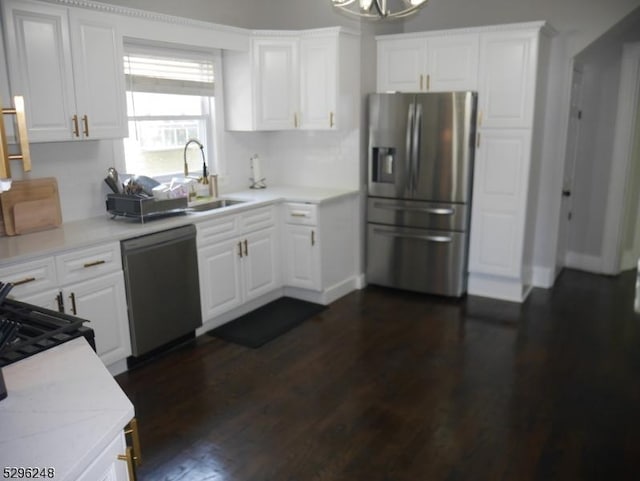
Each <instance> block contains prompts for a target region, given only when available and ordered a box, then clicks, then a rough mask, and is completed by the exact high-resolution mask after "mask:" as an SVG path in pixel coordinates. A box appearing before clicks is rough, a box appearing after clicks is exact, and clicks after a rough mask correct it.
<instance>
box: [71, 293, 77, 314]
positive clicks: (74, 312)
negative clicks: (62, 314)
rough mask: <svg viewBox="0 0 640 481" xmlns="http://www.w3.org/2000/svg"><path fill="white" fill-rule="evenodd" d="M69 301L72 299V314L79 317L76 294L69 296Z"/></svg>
mask: <svg viewBox="0 0 640 481" xmlns="http://www.w3.org/2000/svg"><path fill="white" fill-rule="evenodd" d="M69 299H71V312H72V313H73V315H74V316H77V315H78V310H77V309H76V295H75V293H73V292H72V293H71V294H70V295H69Z"/></svg>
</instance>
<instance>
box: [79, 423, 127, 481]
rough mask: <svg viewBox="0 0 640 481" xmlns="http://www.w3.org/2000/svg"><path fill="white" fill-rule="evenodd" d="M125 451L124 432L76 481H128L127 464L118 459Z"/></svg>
mask: <svg viewBox="0 0 640 481" xmlns="http://www.w3.org/2000/svg"><path fill="white" fill-rule="evenodd" d="M126 450H127V445H126V440H125V437H124V432H122V433H119V434H118V435H117V436H116V437H115V439H114V440H113V441H111V443H109V445H108V446H107V447H106V448H105V449H104V451H102V452H101V453H99V454H98V456H97V457H96V458H95V460H94V461H93V462H92V463H91V465H90V466H89V467H88V468H87V469H86V470H85V471H84V472H83V473H82V474H81V475H80V477H79V478H77V480H76V481H128V480H129V473H128V472H127V462H126V461H121V460H119V459H118V456H119V455H123V454H125V452H126Z"/></svg>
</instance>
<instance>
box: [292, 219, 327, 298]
mask: <svg viewBox="0 0 640 481" xmlns="http://www.w3.org/2000/svg"><path fill="white" fill-rule="evenodd" d="M315 229H316V228H315V227H310V226H304V225H291V224H287V225H285V232H284V236H285V239H284V249H285V251H284V256H285V269H286V271H285V284H286V285H287V286H291V287H300V288H303V289H313V290H319V289H320V248H319V245H318V239H317V238H316V232H315Z"/></svg>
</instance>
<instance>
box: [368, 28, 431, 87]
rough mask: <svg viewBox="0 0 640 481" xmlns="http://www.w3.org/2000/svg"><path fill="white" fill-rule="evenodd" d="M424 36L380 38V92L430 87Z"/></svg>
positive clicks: (378, 80) (378, 79)
mask: <svg viewBox="0 0 640 481" xmlns="http://www.w3.org/2000/svg"><path fill="white" fill-rule="evenodd" d="M426 57H427V43H426V41H425V39H424V38H408V39H388V40H378V67H377V68H378V74H377V82H378V85H377V91H378V92H389V91H397V92H420V91H423V90H424V89H425V87H426V76H425V62H426Z"/></svg>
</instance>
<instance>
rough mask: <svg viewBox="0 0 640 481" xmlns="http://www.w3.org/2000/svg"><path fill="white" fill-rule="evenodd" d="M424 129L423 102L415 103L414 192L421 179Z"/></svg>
mask: <svg viewBox="0 0 640 481" xmlns="http://www.w3.org/2000/svg"><path fill="white" fill-rule="evenodd" d="M421 129H422V104H419V103H416V104H415V119H414V121H413V152H412V157H413V168H412V171H413V186H412V188H413V193H414V194H415V193H416V191H417V190H418V183H419V182H418V181H419V179H420V141H421V138H420V131H421Z"/></svg>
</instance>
